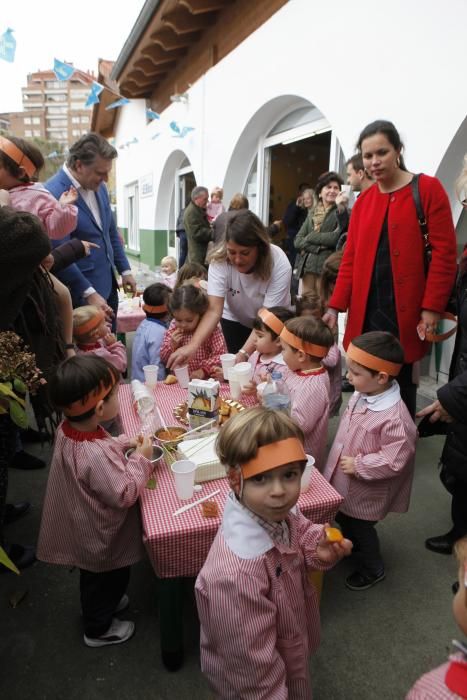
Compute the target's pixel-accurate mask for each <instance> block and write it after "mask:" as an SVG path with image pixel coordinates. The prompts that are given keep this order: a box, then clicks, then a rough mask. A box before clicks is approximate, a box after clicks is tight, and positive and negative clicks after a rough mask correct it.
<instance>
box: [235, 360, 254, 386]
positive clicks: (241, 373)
mask: <svg viewBox="0 0 467 700" xmlns="http://www.w3.org/2000/svg"><path fill="white" fill-rule="evenodd" d="M235 374H236V375H237V378H238V381H239V382H240V386H241V387H242V389H243V387H244V386H246V384H248V383H249V381H250V379H251V376H252V374H253V367H252V366H251V365H250V363H249V362H239V363H238V364H236V365H235Z"/></svg>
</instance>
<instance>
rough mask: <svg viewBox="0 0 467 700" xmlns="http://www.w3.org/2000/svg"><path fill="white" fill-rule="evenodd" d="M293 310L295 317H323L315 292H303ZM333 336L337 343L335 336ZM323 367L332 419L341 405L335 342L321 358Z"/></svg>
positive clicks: (339, 359)
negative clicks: (325, 373)
mask: <svg viewBox="0 0 467 700" xmlns="http://www.w3.org/2000/svg"><path fill="white" fill-rule="evenodd" d="M295 308H296V311H297V316H300V317H304V316H306V317H309V316H312V317H313V318H317V319H320V318H321V316H322V315H323V305H322V301H321V299H320V297H319V296H318V295H317V294H316V292H305V294H302V296H301V297H297V300H296V305H295ZM336 331H337V328H336ZM333 335H334V340H335V341H337V334H334V333H333ZM323 365H324V367H326V369H327V371H328V375H329V386H330V394H329V417H330V418H332V417H333V416H337V415H339V409H340V407H341V405H342V357H341V351H340V350H339V347H338V345H337V342H334V345H333V346H332V348H331V349H330V350H329V352H328V354H327V355H326V357H323Z"/></svg>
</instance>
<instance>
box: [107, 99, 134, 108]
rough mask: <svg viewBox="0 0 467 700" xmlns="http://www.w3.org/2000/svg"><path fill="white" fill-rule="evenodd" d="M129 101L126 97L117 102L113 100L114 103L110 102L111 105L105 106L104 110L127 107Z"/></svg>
mask: <svg viewBox="0 0 467 700" xmlns="http://www.w3.org/2000/svg"><path fill="white" fill-rule="evenodd" d="M129 101H130V100H129V99H128V98H127V97H121V98H120V99H119V100H115V102H112V104H110V105H107V107H106V109H117V107H123V105H127V104H128V103H129Z"/></svg>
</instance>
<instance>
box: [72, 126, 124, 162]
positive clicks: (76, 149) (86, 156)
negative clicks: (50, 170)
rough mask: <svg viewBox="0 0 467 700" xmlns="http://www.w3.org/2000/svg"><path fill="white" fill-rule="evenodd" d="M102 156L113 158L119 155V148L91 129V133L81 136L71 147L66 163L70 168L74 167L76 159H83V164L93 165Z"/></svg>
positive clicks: (105, 158)
mask: <svg viewBox="0 0 467 700" xmlns="http://www.w3.org/2000/svg"><path fill="white" fill-rule="evenodd" d="M98 156H100V157H101V158H104V160H113V159H114V158H116V157H117V156H118V153H117V150H116V149H115V148H114V147H113V146H111V145H110V143H109V142H108V141H107V139H105V138H104V137H103V136H101V135H100V134H96V133H94V132H93V131H90V132H89V134H85V135H84V136H81V138H80V139H78V141H76V142H75V143H74V144H73V145H72V146H71V147H70V151H69V153H68V158H67V161H66V164H67V166H68V167H69V168H72V169H73V168H74V167H75V165H76V161H78V160H79V161H81V163H83V165H92V164H93V163H94V162H95V161H96V160H97V158H98Z"/></svg>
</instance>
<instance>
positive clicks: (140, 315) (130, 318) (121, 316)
mask: <svg viewBox="0 0 467 700" xmlns="http://www.w3.org/2000/svg"><path fill="white" fill-rule="evenodd" d="M145 318H146V314H145V313H144V311H143V309H136V310H133V311H122V310H120V309H119V310H118V312H117V333H131V332H132V331H135V330H136V329H137V328H138V326H139V324H140V323H141V321H143V320H144V319H145Z"/></svg>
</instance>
